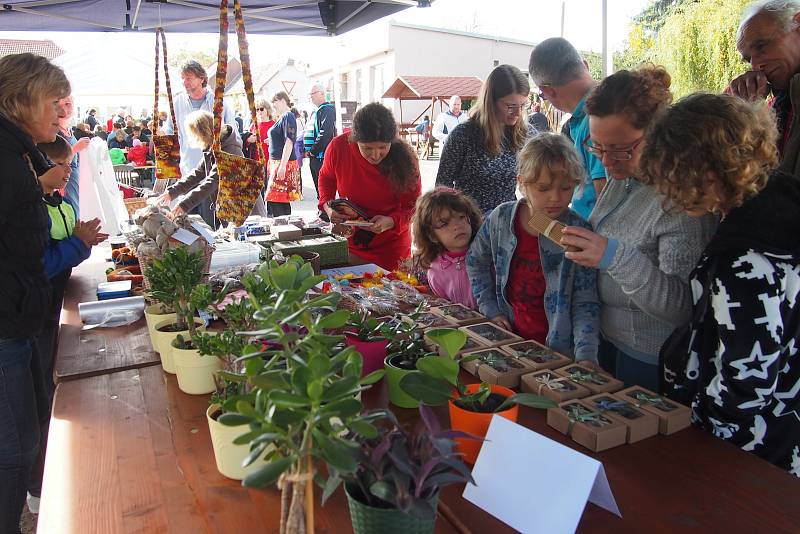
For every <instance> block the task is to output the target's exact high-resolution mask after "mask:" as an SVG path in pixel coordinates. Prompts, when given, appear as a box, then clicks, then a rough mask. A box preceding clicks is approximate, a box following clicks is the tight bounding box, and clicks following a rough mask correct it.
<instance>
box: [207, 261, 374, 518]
mask: <svg viewBox="0 0 800 534" xmlns="http://www.w3.org/2000/svg"><path fill="white" fill-rule="evenodd" d="M258 275H259V278H260V279H261V281H262V283H261V284H259V285H256V286H255V287H252V288H250V289H249V290H248V297H249V298H250V299H251V301H252V302H253V305H254V308H255V313H254V320H255V322H256V323H257V325H258V329H257V330H254V331H251V332H248V333H247V334H248V335H253V336H257V337H258V338H259V339H262V340H263V341H264V346H263V348H262V349H261V350H259V351H257V352H253V353H251V354H246V355H244V356H242V357H241V358H239V359H238V361H239V362H244V363H245V365H250V366H252V369H251V370H252V371H255V372H254V373H252V374H248V376H247V382H248V384H249V385H250V387H251V388H252V389H251V391H250V397H249V398H242V399H239V400H237V402H236V410H235V412H229V413H224V414H222V415H221V416H220V417H219V421H220V422H221V423H222V424H225V425H249V432H247V433H245V434H244V435H242V436H240V437H239V438H238V439H237V442H240V443H241V442H247V443H249V446H250V454H249V455H248V457H247V458H246V459H245V464H246V465H249V464H250V463H252V462H254V461H257V460H262V459H263V460H264V461H265V462H266V463H265V465H264V466H263V467H261V468H259V469H258V470H257V471H255V472H254V473H252V474H250V475H248V476H247V477H245V478H244V480H243V481H242V483H243V485H245V486H248V487H261V486H267V485H270V484H274V483H276V482H277V483H278V486H279V487H280V488H281V491H282V492H283V498H282V509H281V522H280V524H281V528H280V530H281V532H291V533H297V532H306V531H313V504H312V503H313V480H314V478H315V477H321V476H322V473H323V472H324V470H325V469H324V468H327V469H328V470H330V469H335V470H336V472H338V473H350V472H353V471H354V470H355V469H356V467H357V463H356V461H355V459H354V458H353V455H352V451H353V450H354V449H357V448H358V446H359V444H358V442H357V441H355V438H354V437H353V436H356V435H360V436H365V437H370V436H372V437H374V436H376V435H377V434H378V429H377V428H376V427H375V425H374V424H373V422H374V420H375V419H376V418H378V417H380V416H381V414H380V413H363V405H362V404H361V401H360V400H358V398H357V396H358V394H359V392H360V391H362V390H363V389H365V388H366V387H367V386H368V385H369V384H372V383H374V382H376V381H378V380H380V379H381V377H382V375H383V370H378V371H375V372H374V373H371V374H369V375H367V376H365V377H362V376H361V374H362V359H361V355H360V354H359V353H358V352H357V351H356V350H355V349H354V348H353V347H348V346H345V345H344V336H338V335H330V334H328V333H327V331H329V330H331V329H337V328H342V327H344V326H345V324H347V321H348V319H349V317H350V312H348V311H345V310H338V311H333V310H335V307H336V305H337V303H338V300H339V298H340V295H338V294H336V293H328V294H323V295H320V296H315V297H313V298H309V297H308V296H307V292H308V290H309V289H311V288H312V287H314V286H315V285H316V284H318V283H319V282H321V281H322V280H324V277H323V276H314V275H313V271H312V268H311V265H309V264H302V263H300V261H299V258H297V260H295V259H293V258H290V259H289V260H288V261H287V262H286V263H285V264H283V265H277V263H275V262H270V263H269V264H264V265H262V266H261V267H260V268H259V271H258ZM321 311H330V312H331V313H328V314H327V315H325V314H322V313H320V312H321ZM329 472H330V471H329Z"/></svg>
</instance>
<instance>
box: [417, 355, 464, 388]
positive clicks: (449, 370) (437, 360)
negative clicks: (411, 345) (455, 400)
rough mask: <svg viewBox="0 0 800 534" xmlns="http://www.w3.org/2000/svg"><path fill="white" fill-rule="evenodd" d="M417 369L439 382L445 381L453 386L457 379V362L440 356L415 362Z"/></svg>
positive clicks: (428, 357) (427, 357)
mask: <svg viewBox="0 0 800 534" xmlns="http://www.w3.org/2000/svg"><path fill="white" fill-rule="evenodd" d="M417 369H419V370H420V371H422V372H423V373H425V374H427V375H430V376H432V377H434V378H438V379H440V380H446V381H447V382H448V383H450V384H452V385H453V386H455V385H456V379H457V378H458V362H456V361H455V360H451V359H449V358H442V357H440V356H426V357H424V358H420V359H419V360H417Z"/></svg>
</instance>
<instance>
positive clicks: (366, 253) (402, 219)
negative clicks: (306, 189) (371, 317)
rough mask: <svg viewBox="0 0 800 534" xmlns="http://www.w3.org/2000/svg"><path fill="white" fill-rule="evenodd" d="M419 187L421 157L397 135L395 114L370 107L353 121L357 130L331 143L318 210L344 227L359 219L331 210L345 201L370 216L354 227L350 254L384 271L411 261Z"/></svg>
mask: <svg viewBox="0 0 800 534" xmlns="http://www.w3.org/2000/svg"><path fill="white" fill-rule="evenodd" d="M420 188H421V182H420V175H419V166H418V162H417V156H416V154H415V152H414V149H413V148H411V146H410V145H409V144H408V143H406V142H405V141H403V140H402V139H400V137H398V135H397V123H396V122H395V120H394V117H393V116H392V112H391V111H390V110H389V109H388V108H387V107H385V106H383V105H382V104H379V103H372V104H367V105H366V106H364V107H363V108H361V109H359V110H358V111H357V112H356V114H355V116H354V117H353V130H352V131H351V132H350V133H349V134H342V135H340V136H338V137H336V138H334V139H333V141H331V143H330V145H328V148H327V149H325V160H324V163H323V165H322V169H321V170H320V173H319V209H320V210H321V211H324V212H325V214H326V215H327V216H328V218H329V219H330V221H331V222H332V223H334V224H340V223H343V222H345V221H348V220H351V219H355V218H357V216H356V214H355V213H354V212H351V211H350V210H344V209H343V208H342V207H336V206H335V205H334V206H332V205H331V201H333V200H335V199H336V198H337V195H338V197H339V198H343V199H347V200H349V201H350V202H351V203H352V204H355V205H356V206H357V207H360V208H361V210H362V212H363V213H364V214H365V215H366V216H367V217H366V221H361V224H362V225H363V224H364V223H369V224H367V225H366V226H358V227H356V230H355V232H354V233H353V235H352V236H351V237H350V243H349V246H350V252H352V253H353V254H354V255H356V256H358V257H360V258H362V259H364V260H366V261H368V262H371V263H375V264H377V265H379V266H381V267H383V268H384V269H389V270H393V269H396V268H397V266H398V265H399V263H400V262H401V261H402V260H405V259H407V258H408V257H409V256H411V234H410V232H409V221H410V220H411V214H412V213H413V212H414V203H415V202H416V201H417V197H419V194H420Z"/></svg>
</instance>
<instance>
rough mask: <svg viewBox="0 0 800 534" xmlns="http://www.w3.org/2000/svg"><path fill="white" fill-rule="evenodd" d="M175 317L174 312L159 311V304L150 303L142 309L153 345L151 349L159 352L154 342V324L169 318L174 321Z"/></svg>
mask: <svg viewBox="0 0 800 534" xmlns="http://www.w3.org/2000/svg"><path fill="white" fill-rule="evenodd" d="M175 317H177V316H176V315H175V314H174V313H161V304H151V305H150V306H148V307H146V308H145V309H144V320H145V322H147V332H148V333H149V334H150V344H151V345H153V350H154V351H156V352H158V353H159V354H160V353H161V350H159V349H160V347H159V346H158V344H157V343H156V336H155V335H154V333H155V330H156V324H157V323H160V322H162V321H166V320H167V319H169V320H170V321H174V320H175Z"/></svg>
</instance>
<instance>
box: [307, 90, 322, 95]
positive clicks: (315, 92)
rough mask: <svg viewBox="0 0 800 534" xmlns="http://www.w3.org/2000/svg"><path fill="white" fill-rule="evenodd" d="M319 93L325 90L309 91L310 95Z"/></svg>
mask: <svg viewBox="0 0 800 534" xmlns="http://www.w3.org/2000/svg"><path fill="white" fill-rule="evenodd" d="M317 93H321V94H323V92H322V91H311V92H310V93H308V96H314V95H315V94H317Z"/></svg>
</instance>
